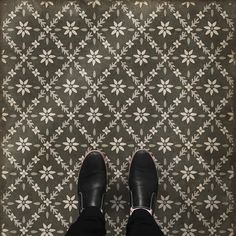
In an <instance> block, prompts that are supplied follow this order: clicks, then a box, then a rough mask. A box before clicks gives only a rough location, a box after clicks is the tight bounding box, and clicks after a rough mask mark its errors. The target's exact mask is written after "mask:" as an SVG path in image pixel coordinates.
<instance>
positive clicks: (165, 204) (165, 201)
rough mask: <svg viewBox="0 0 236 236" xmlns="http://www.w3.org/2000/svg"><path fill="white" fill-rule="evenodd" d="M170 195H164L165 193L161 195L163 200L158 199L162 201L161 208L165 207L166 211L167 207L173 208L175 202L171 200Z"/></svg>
mask: <svg viewBox="0 0 236 236" xmlns="http://www.w3.org/2000/svg"><path fill="white" fill-rule="evenodd" d="M169 199H170V196H169V195H167V196H166V197H164V196H163V195H161V200H158V201H157V202H159V203H160V205H159V208H163V211H166V209H167V208H168V209H171V208H172V207H171V205H170V204H172V203H173V201H171V200H169Z"/></svg>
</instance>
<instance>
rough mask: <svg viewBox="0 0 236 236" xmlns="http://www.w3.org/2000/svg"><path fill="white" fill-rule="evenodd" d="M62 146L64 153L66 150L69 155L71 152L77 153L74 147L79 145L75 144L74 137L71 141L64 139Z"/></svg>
mask: <svg viewBox="0 0 236 236" xmlns="http://www.w3.org/2000/svg"><path fill="white" fill-rule="evenodd" d="M63 144H64V145H65V148H64V151H66V150H68V151H69V153H71V152H72V151H73V150H74V151H77V148H76V146H78V145H79V143H77V142H75V137H74V138H72V139H69V138H68V137H66V142H63Z"/></svg>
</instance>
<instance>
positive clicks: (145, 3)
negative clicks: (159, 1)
mask: <svg viewBox="0 0 236 236" xmlns="http://www.w3.org/2000/svg"><path fill="white" fill-rule="evenodd" d="M134 5H139V7H140V8H142V7H143V5H145V6H147V5H148V3H147V1H140V0H139V1H135V3H134Z"/></svg>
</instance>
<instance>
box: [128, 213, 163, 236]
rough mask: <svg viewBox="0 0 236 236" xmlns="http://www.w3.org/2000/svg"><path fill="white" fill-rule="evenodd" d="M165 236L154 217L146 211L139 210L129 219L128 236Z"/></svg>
mask: <svg viewBox="0 0 236 236" xmlns="http://www.w3.org/2000/svg"><path fill="white" fill-rule="evenodd" d="M146 235H147V236H164V234H163V233H162V231H161V229H160V228H159V226H158V225H157V223H156V221H155V219H154V218H153V216H152V215H151V214H150V213H148V212H147V211H146V210H144V209H137V210H135V211H134V212H133V214H132V215H131V216H130V217H129V220H128V224H127V227H126V236H146Z"/></svg>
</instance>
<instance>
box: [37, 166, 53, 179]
mask: <svg viewBox="0 0 236 236" xmlns="http://www.w3.org/2000/svg"><path fill="white" fill-rule="evenodd" d="M51 169H52V166H49V167H48V168H47V167H46V166H44V165H43V170H40V171H39V173H41V174H42V176H41V178H40V179H43V178H45V181H46V182H47V181H48V180H49V179H53V174H55V173H56V172H55V171H53V170H51Z"/></svg>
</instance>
